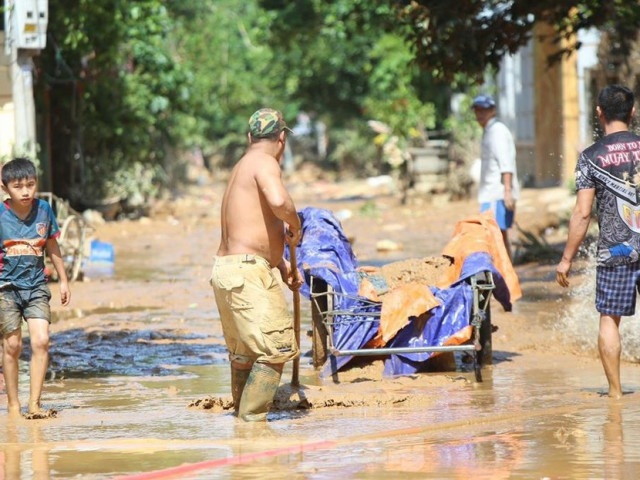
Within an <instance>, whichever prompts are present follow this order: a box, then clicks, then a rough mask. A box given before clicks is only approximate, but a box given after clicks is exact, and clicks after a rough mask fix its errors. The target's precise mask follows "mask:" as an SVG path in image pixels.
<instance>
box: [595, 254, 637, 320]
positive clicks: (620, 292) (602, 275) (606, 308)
mask: <svg viewBox="0 0 640 480" xmlns="http://www.w3.org/2000/svg"><path fill="white" fill-rule="evenodd" d="M639 279H640V262H634V263H629V264H626V265H617V266H615V267H602V266H598V267H597V269H596V310H598V312H600V313H602V314H605V315H615V316H618V315H620V316H630V315H633V314H634V313H635V312H636V291H639V290H638V288H639V287H640V285H638V280H639Z"/></svg>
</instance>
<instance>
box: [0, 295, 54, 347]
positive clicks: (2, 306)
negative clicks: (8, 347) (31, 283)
mask: <svg viewBox="0 0 640 480" xmlns="http://www.w3.org/2000/svg"><path fill="white" fill-rule="evenodd" d="M49 300H51V291H50V290H49V287H48V286H47V284H46V283H43V284H42V285H38V286H37V287H34V288H32V289H24V290H22V289H17V288H15V287H11V286H7V287H3V288H2V289H0V333H1V334H2V335H8V334H10V333H11V332H14V331H16V330H17V329H18V328H20V327H21V325H22V320H23V319H24V320H29V319H30V318H42V319H44V320H46V321H47V322H49V323H51V308H50V307H49Z"/></svg>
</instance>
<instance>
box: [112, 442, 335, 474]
mask: <svg viewBox="0 0 640 480" xmlns="http://www.w3.org/2000/svg"><path fill="white" fill-rule="evenodd" d="M336 445H337V443H336V442H332V441H324V442H314V443H306V444H302V445H294V446H291V447H284V448H278V449H275V450H267V451H265V452H256V453H247V454H245V455H238V456H237V457H227V458H220V459H218V460H207V461H204V462H198V463H190V464H187V465H180V466H179V467H172V468H167V469H165V470H155V471H153V472H146V473H136V474H133V475H125V476H121V477H116V478H115V479H114V480H155V479H157V478H170V477H176V476H178V475H184V474H187V473H193V472H195V471H197V470H204V469H206V468H217V467H226V466H229V465H239V464H242V463H249V462H252V461H254V460H258V459H260V458H266V457H276V456H278V455H286V454H289V453H301V452H309V451H312V450H321V449H323V448H332V447H335V446H336Z"/></svg>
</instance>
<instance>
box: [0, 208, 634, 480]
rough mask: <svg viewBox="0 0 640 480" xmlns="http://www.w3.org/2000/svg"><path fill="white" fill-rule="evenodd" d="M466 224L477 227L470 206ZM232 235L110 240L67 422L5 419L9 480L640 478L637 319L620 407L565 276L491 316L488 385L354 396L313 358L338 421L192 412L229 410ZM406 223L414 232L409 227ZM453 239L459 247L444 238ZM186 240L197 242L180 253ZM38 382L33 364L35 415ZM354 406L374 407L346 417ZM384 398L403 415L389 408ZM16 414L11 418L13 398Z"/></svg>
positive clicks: (312, 381) (65, 328) (70, 322)
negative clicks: (216, 253)
mask: <svg viewBox="0 0 640 480" xmlns="http://www.w3.org/2000/svg"><path fill="white" fill-rule="evenodd" d="M458 210H459V212H460V215H463V214H464V208H462V206H460V208H459V209H458ZM429 215H430V218H431V221H432V222H433V224H432V225H431V227H429V226H428V225H424V226H421V227H423V228H431V235H432V237H429V238H431V240H430V241H429V243H428V245H427V246H425V245H424V244H420V243H419V242H418V241H417V239H420V238H423V237H422V236H421V235H422V234H421V231H420V230H419V228H418V226H416V229H415V232H413V233H412V235H414V239H413V241H411V240H409V241H407V240H406V238H407V237H406V236H405V237H404V238H405V242H406V247H407V248H406V249H405V250H404V255H405V256H414V255H425V256H426V255H433V254H434V253H436V252H437V250H436V249H437V248H440V247H441V246H442V245H444V242H445V241H446V237H447V233H446V231H445V230H446V229H449V230H448V231H449V232H450V231H451V230H452V229H453V224H454V223H455V216H453V215H451V213H450V210H447V209H446V208H444V207H443V209H442V211H434V210H432V211H430V212H429ZM438 215H439V216H438ZM425 218H427V217H426V216H425ZM443 219H444V220H443ZM216 221H217V220H216V219H215V218H214V217H199V218H198V220H197V222H196V221H194V222H189V221H188V220H182V219H180V221H179V222H178V223H177V224H175V225H174V224H173V223H170V222H166V223H162V224H160V223H157V222H156V223H152V224H150V225H140V224H136V223H133V222H132V223H130V224H121V225H118V226H116V225H109V226H107V227H105V229H106V230H103V231H102V235H103V237H102V239H106V240H108V241H112V242H113V243H114V244H115V245H116V258H117V261H118V265H117V268H116V274H115V276H114V277H113V278H108V279H93V280H92V281H91V282H84V283H81V284H76V285H74V288H73V294H74V297H73V302H74V303H73V305H72V307H73V308H72V309H70V310H61V309H59V308H56V309H55V310H56V321H55V322H54V324H53V325H52V346H51V368H50V374H49V377H48V380H47V382H46V384H45V388H44V394H43V404H44V406H45V407H47V408H54V409H56V410H58V412H59V413H58V417H57V418H54V419H49V420H39V421H26V420H9V419H8V418H7V417H6V415H2V416H0V423H1V424H2V425H0V450H1V451H0V472H1V473H0V478H6V479H69V478H83V479H85V478H86V479H107V478H109V479H111V478H121V479H122V478H129V479H142V478H186V479H189V478H191V479H211V478H216V479H218V478H219V479H256V478H260V479H276V478H277V479H281V478H291V479H348V478H353V479H355V478H357V479H394V478H398V479H399V478H402V479H406V478H415V479H418V478H420V479H423V478H434V479H442V478H459V479H467V478H480V479H484V478H487V479H489V478H491V479H501V478H505V479H506V478H523V479H531V478H540V479H541V478H557V479H560V478H566V479H593V478H611V479H624V478H630V479H631V478H638V477H640V393H638V392H640V368H639V367H638V364H637V361H636V360H635V358H637V355H638V354H639V353H640V349H638V348H637V346H636V345H637V343H636V338H637V335H638V333H636V332H638V330H639V329H638V328H637V321H636V320H635V319H628V320H627V319H625V320H623V327H624V328H625V329H626V330H624V331H623V334H625V335H626V339H625V342H626V343H625V346H624V349H625V354H626V357H625V358H626V360H628V361H627V362H625V363H623V365H622V382H623V388H624V390H625V392H627V393H626V394H625V395H624V397H623V398H622V399H621V400H618V401H612V400H610V399H608V398H606V397H604V396H603V395H602V393H603V392H604V391H605V388H606V380H605V377H604V374H603V372H602V367H601V365H600V362H599V360H598V357H597V351H596V349H595V342H596V336H595V334H594V332H597V323H596V322H597V316H596V314H595V313H594V311H593V307H592V301H591V300H590V299H589V291H590V290H592V286H590V285H589V280H588V276H587V275H584V276H581V275H577V276H576V278H575V287H574V288H573V289H572V291H571V293H567V292H562V291H560V290H559V289H557V287H555V285H554V283H553V274H552V267H550V266H537V265H526V266H522V267H519V268H518V274H519V276H520V279H521V282H522V287H523V292H524V297H523V299H522V300H521V301H519V302H518V303H517V304H516V306H515V308H514V312H512V313H505V312H501V311H500V309H499V305H498V304H497V303H494V304H493V305H492V317H493V323H494V324H495V325H497V326H498V327H499V329H498V331H497V332H496V333H494V344H493V348H494V363H493V365H492V366H489V367H486V368H485V369H484V371H483V377H484V381H483V382H482V383H476V382H475V380H474V376H473V372H471V371H468V370H469V369H468V368H465V367H464V366H463V365H461V364H459V368H458V370H457V371H448V372H439V373H425V374H420V375H415V376H413V377H411V378H405V379H403V380H399V379H384V380H372V379H370V378H357V376H356V377H355V378H353V377H348V376H344V377H343V376H342V375H339V376H338V378H339V379H340V382H341V383H339V384H334V383H333V381H332V380H331V379H324V380H323V379H319V378H318V376H317V374H316V373H315V372H314V371H313V370H312V367H311V365H310V358H309V356H308V355H307V356H304V357H303V358H302V360H301V372H300V379H301V383H302V385H303V388H304V391H306V392H307V394H308V395H309V397H311V396H312V395H314V394H315V395H317V394H318V393H319V392H322V393H325V394H328V395H331V398H333V399H334V400H336V402H335V404H334V405H333V406H331V405H323V406H319V407H318V408H311V409H307V410H297V411H275V412H272V413H271V414H270V416H269V420H270V421H269V422H268V423H267V424H265V425H253V424H244V423H240V422H238V421H237V420H236V419H235V418H234V417H233V416H232V415H231V414H230V413H228V412H216V411H208V410H202V409H198V408H188V405H189V403H191V402H192V401H194V400H196V399H199V398H203V397H206V396H213V397H217V396H223V397H229V396H230V394H229V392H230V386H229V368H228V363H227V357H226V353H225V349H224V343H223V338H222V335H221V331H220V326H219V322H218V321H217V320H216V315H217V314H216V311H215V307H214V302H213V298H212V294H211V292H210V290H209V288H208V285H207V284H206V279H207V275H208V273H209V272H208V270H209V268H210V263H209V259H208V258H209V253H210V250H211V243H212V241H213V240H212V238H213V239H216V238H217V233H216V231H215V228H216ZM394 221H395V222H396V223H398V224H400V223H402V222H404V221H405V220H403V216H402V214H398V213H397V212H396V213H395V214H394ZM367 223H371V222H370V220H367V219H357V218H355V219H354V223H351V224H349V223H345V224H346V225H347V226H349V227H350V228H352V229H353V230H354V231H357V232H358V233H359V238H358V239H356V243H355V245H357V246H358V245H359V248H360V252H361V255H362V256H363V257H364V258H365V259H369V260H372V261H373V262H379V263H383V261H384V259H385V258H384V257H383V258H382V259H381V257H380V256H379V255H377V254H376V253H375V250H374V249H372V247H371V246H372V245H373V244H374V243H375V240H376V238H380V236H378V237H376V235H380V234H376V231H377V229H378V227H377V226H376V225H372V226H370V227H369V229H370V231H365V230H363V228H364V227H363V225H366V224H367ZM387 223H390V222H387ZM424 223H425V224H426V223H427V222H426V221H425V222H424ZM434 225H435V226H434ZM449 227H451V228H449ZM438 229H440V230H439V231H442V232H444V233H441V234H440V237H438V238H436V237H437V235H436V234H435V233H433V232H434V231H436V230H438ZM396 231H397V229H388V230H383V233H382V234H381V235H384V236H386V235H387V234H389V235H391V234H392V233H393V232H396ZM159 232H162V233H159ZM185 232H186V233H187V235H188V241H181V242H176V238H177V236H178V235H179V234H184V233H185ZM405 235H406V232H405ZM214 243H215V242H214ZM154 252H165V253H166V255H164V256H161V255H157V254H154ZM203 252H207V254H206V255H203ZM583 270H584V271H587V270H588V267H587V266H585V267H584V269H583ZM52 288H54V289H55V285H54V286H52ZM54 298H56V297H55V292H54ZM302 307H303V318H302V332H303V335H302V351H303V352H309V350H310V348H311V344H310V339H309V337H308V336H306V335H304V332H306V331H307V330H308V329H309V328H310V327H309V318H310V312H309V305H308V302H307V301H304V300H303V302H302ZM624 332H626V333H624ZM27 345H28V342H26V343H25V346H27ZM27 355H28V349H27V348H25V356H27ZM27 368H28V364H27V362H23V363H22V365H21V376H20V388H21V390H20V395H21V398H23V399H26V397H27V396H28V370H27ZM290 368H291V366H290V365H289V366H288V367H287V368H286V369H285V372H284V374H283V380H282V382H283V386H286V385H285V384H286V383H288V382H289V381H290V379H291V370H290ZM347 392H349V394H350V395H354V393H355V395H356V396H359V397H361V398H362V399H363V404H361V405H358V406H348V405H350V404H348V403H344V405H340V402H339V401H340V399H341V398H342V396H346V395H347ZM384 395H388V396H389V398H392V399H396V400H397V401H391V402H386V403H376V399H378V398H382V397H383V396H384ZM351 405H354V404H353V403H352V404H351ZM0 408H2V409H4V408H6V397H5V396H4V395H3V396H2V397H0ZM2 474H3V475H2Z"/></svg>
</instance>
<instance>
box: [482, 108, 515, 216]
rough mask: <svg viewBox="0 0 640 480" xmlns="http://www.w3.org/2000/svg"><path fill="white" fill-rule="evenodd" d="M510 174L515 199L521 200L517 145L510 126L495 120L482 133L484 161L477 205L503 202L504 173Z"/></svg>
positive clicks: (490, 121)
mask: <svg viewBox="0 0 640 480" xmlns="http://www.w3.org/2000/svg"><path fill="white" fill-rule="evenodd" d="M503 173H511V178H512V180H511V182H512V186H511V192H512V195H513V198H514V200H517V199H518V198H520V185H519V183H518V172H517V170H516V146H515V144H514V143H513V136H512V135H511V132H510V131H509V129H508V128H507V126H506V125H505V124H504V123H502V122H499V121H498V120H496V119H495V118H492V119H491V120H489V122H488V123H487V125H486V126H485V128H484V132H483V134H482V161H481V166H480V186H479V187H478V202H479V203H487V202H495V201H496V200H504V185H502V174H503Z"/></svg>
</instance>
